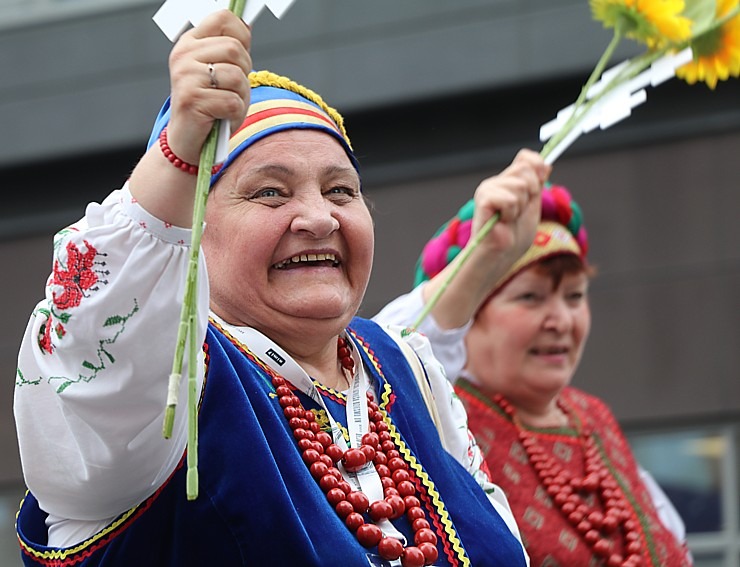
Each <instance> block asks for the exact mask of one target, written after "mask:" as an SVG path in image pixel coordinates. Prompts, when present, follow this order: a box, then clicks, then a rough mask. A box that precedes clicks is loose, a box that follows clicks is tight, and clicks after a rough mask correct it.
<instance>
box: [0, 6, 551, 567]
mask: <svg viewBox="0 0 740 567" xmlns="http://www.w3.org/2000/svg"><path fill="white" fill-rule="evenodd" d="M250 38H251V36H250V31H249V29H248V28H247V27H246V26H244V25H243V23H242V22H241V21H240V20H239V19H237V18H235V17H234V16H233V15H231V14H229V13H228V12H220V13H218V14H214V15H212V16H210V17H209V18H207V19H206V20H204V22H203V23H202V24H201V25H200V26H198V27H197V28H195V29H193V30H191V31H190V32H188V33H186V34H185V35H184V36H183V37H182V38H181V39H180V40H179V41H178V43H177V44H176V45H175V47H174V48H173V51H172V54H171V57H170V79H171V85H172V87H171V88H172V91H171V97H170V101H169V102H168V104H167V105H166V106H165V108H164V109H163V112H162V113H161V114H160V117H159V119H158V120H157V123H156V126H155V129H154V133H153V135H152V140H151V142H152V143H151V144H150V148H149V150H148V151H147V152H146V154H145V155H144V156H143V158H142V159H141V161H140V162H139V163H138V165H137V166H136V168H135V170H134V171H133V173H132V175H131V177H130V179H129V181H128V182H127V184H126V185H125V186H124V187H123V188H122V189H121V190H117V191H114V192H113V193H112V194H111V195H110V196H108V197H107V198H106V199H105V200H104V201H103V202H102V203H101V204H91V205H89V206H88V208H87V211H86V215H85V217H84V218H83V219H82V220H81V221H79V222H78V223H76V224H74V225H73V226H71V227H69V228H68V229H65V230H64V231H62V232H61V233H60V234H59V235H58V238H57V242H56V246H55V259H54V268H53V269H54V273H53V275H52V277H51V278H50V279H49V280H48V283H47V291H46V299H45V300H44V301H42V302H41V303H40V304H39V306H38V308H37V309H36V310H35V311H34V313H33V315H32V317H31V320H30V322H29V325H28V328H27V331H26V335H25V338H24V340H23V343H22V347H21V351H20V355H19V370H18V379H17V381H16V382H17V387H16V399H15V413H16V423H17V429H18V437H19V444H20V449H21V456H22V463H23V470H24V474H25V479H26V482H27V484H28V487H29V490H30V491H29V493H28V495H27V497H26V498H25V500H24V502H23V504H22V507H21V510H20V513H19V517H18V523H17V529H18V534H19V540H20V542H21V551H22V557H23V560H24V562H25V563H26V564H27V565H48V566H51V565H59V566H61V565H83V566H89V565H125V566H132V565H136V566H138V567H142V566H144V567H146V566H156V567H163V566H178V567H182V566H191V565H192V566H204V565H223V566H234V565H315V566H334V565H342V566H347V565H351V566H355V565H356V566H360V565H404V566H407V567H411V566H422V565H476V566H481V565H501V566H506V567H516V566H523V565H526V564H527V562H528V559H527V557H526V553H525V552H524V550H523V548H522V545H521V542H520V540H519V533H518V530H517V527H516V524H515V522H514V521H513V518H512V516H511V511H510V509H509V506H508V502H507V500H506V498H505V497H504V496H503V494H502V492H501V490H500V489H499V488H498V487H497V486H495V485H493V484H491V482H490V480H489V478H488V476H487V474H486V469H485V466H484V465H483V463H482V457H481V454H480V451H479V450H478V448H477V446H476V445H475V443H474V441H473V440H472V436H470V435H469V434H468V430H467V427H466V422H465V419H466V418H465V413H464V411H463V409H462V406H461V405H460V404H459V402H458V401H457V400H455V399H454V397H453V396H452V393H451V388H450V386H449V384H448V382H447V381H446V379H445V376H444V374H443V372H442V371H441V366H440V365H439V363H438V362H436V360H435V359H434V358H433V357H432V355H431V351H430V348H429V344H428V342H426V340H425V339H424V338H423V337H421V336H420V335H418V334H411V335H410V336H409V337H407V338H405V339H402V338H401V337H400V335H398V334H396V333H394V331H393V330H392V329H387V330H386V329H383V328H381V327H380V326H378V325H377V324H375V323H373V322H371V321H367V320H363V319H359V318H356V317H354V315H355V313H356V312H357V309H358V307H359V305H360V303H361V301H362V298H363V295H364V292H365V288H366V286H367V283H368V278H369V275H370V270H371V266H372V261H373V223H372V219H371V216H370V213H369V211H368V208H367V206H366V204H365V201H364V198H363V196H362V194H361V191H360V188H361V183H360V177H359V174H358V168H357V161H356V159H355V157H354V154H353V152H352V149H351V146H350V142H349V139H348V137H347V135H346V133H345V131H344V127H343V125H342V120H341V117H340V116H339V115H338V114H337V113H336V112H335V111H334V110H333V109H331V108H329V107H328V106H327V105H326V104H325V103H324V102H323V101H322V100H321V99H320V97H318V95H316V94H315V93H313V92H311V91H309V90H307V89H305V88H302V87H300V86H299V85H297V84H295V83H293V82H291V81H289V80H287V79H285V78H283V77H278V76H276V75H273V74H271V73H267V72H260V73H251V74H250V75H247V73H246V72H248V71H249V69H250V66H251V60H250V56H249V45H250V40H251V39H250ZM250 84H251V88H250ZM250 97H251V99H250ZM245 116H246V118H245ZM216 119H224V120H229V121H231V123H232V125H234V126H238V127H236V128H234V133H233V135H232V139H231V144H230V154H229V157H228V159H227V160H226V162H225V163H224V165H223V167H222V168H221V169H220V170H219V171H217V172H215V173H214V175H213V185H212V191H211V193H210V196H209V200H208V205H207V211H206V223H207V226H206V230H205V233H204V236H203V241H202V247H203V252H204V259H203V260H201V263H200V266H199V270H200V271H201V273H202V274H203V275H204V277H203V278H200V279H199V281H201V282H204V283H202V284H201V285H200V288H199V289H198V290H197V295H198V298H199V302H198V305H199V313H198V322H197V323H198V324H197V329H198V339H199V340H202V344H203V356H202V357H200V358H199V359H198V360H197V364H198V366H199V368H198V375H199V376H200V382H199V386H198V389H199V393H200V406H199V414H198V420H199V426H200V440H199V454H200V495H199V497H198V498H197V499H196V500H194V501H188V500H187V499H186V494H185V490H184V484H185V470H184V468H185V467H183V455H184V451H185V438H186V428H187V426H186V423H185V416H184V413H185V412H179V413H178V415H177V416H176V419H175V423H174V433H173V436H172V439H171V440H165V439H163V438H162V435H161V423H162V416H163V413H164V402H165V399H166V393H167V380H166V378H167V375H168V371H169V364H170V362H171V357H172V352H171V350H172V348H173V347H174V342H175V335H176V333H177V321H178V319H179V312H180V305H179V298H180V297H181V295H182V290H181V288H182V285H183V283H182V282H183V281H184V276H185V273H186V271H187V264H188V259H189V253H188V247H187V246H186V245H185V242H188V241H189V230H188V228H187V227H188V226H189V224H190V222H191V218H192V203H193V191H194V188H195V179H196V178H195V176H194V175H193V174H192V173H193V172H194V171H195V167H194V166H190V165H188V164H192V163H195V162H197V160H198V156H199V153H200V148H201V147H202V145H203V142H204V140H205V139H206V136H207V134H208V132H209V131H210V129H211V126H212V124H213V122H214V120H216ZM239 125H240V126H239ZM548 174H549V168H548V167H547V166H546V165H545V164H544V163H543V162H542V161H541V160H540V159H539V157H538V156H537V155H536V154H535V153H533V152H528V151H524V150H523V151H522V152H520V153H519V154H518V155H517V157H516V158H515V160H514V161H513V163H512V164H511V166H509V168H507V169H506V170H505V171H504V172H502V173H501V174H500V175H498V176H495V177H492V178H489V179H488V180H486V181H484V182H483V183H482V184H481V186H480V187H479V189H478V191H477V192H476V199H477V202H478V204H479V206H478V208H477V213H478V214H477V216H476V219H475V223H474V224H475V228H474V230H477V227H480V226H481V225H482V223H484V222H485V221H486V220H487V219H488V218H489V217H490V216H491V215H492V214H493V213H494V212H495V211H496V212H499V213H500V215H501V221H500V222H499V223H498V225H497V226H496V229H495V230H493V231H492V232H491V233H490V234H489V236H488V237H487V238H486V239H485V241H484V242H483V244H482V245H481V246H480V248H479V249H478V250H477V251H476V253H475V254H474V256H473V262H471V263H470V265H469V266H468V267H466V268H465V270H467V274H468V276H469V277H470V278H471V279H472V281H478V282H479V283H480V285H479V286H478V287H479V288H480V290H481V292H482V291H483V290H485V289H487V288H488V287H489V286H490V282H492V281H495V280H496V279H498V278H499V277H501V275H503V274H504V273H505V272H506V270H507V269H508V267H509V266H510V265H511V263H512V261H513V259H515V258H516V257H518V256H519V255H520V254H521V253H522V252H523V251H524V250H525V249H526V248H527V246H528V245H529V243H530V242H531V240H532V237H533V234H534V228H535V226H536V223H537V218H538V216H539V193H540V190H541V186H542V183H543V181H544V179H545V178H546V177H547V175H548ZM483 260H485V261H483ZM206 264H207V270H206ZM75 269H79V273H78V274H77V276H76V277H72V278H68V277H67V278H65V277H62V276H63V275H64V274H67V273H69V272H70V271H72V270H75ZM430 285H438V284H437V283H435V282H434V281H433V282H431V284H430ZM72 291H74V292H78V293H77V294H76V297H77V298H78V299H79V301H77V302H74V303H70V302H65V301H63V298H64V297H66V295H65V292H72ZM472 295H473V296H475V292H473V293H472ZM478 299H480V298H478ZM473 301H475V297H473ZM209 304H210V309H209ZM419 363H421V364H419ZM412 366H413V367H416V368H417V370H416V371H415V370H414V369H413V368H412ZM427 380H428V382H427ZM428 384H430V385H431V390H432V392H433V394H434V397H435V398H436V400H437V406H436V407H435V406H434V405H433V404H428V403H425V399H424V397H423V396H422V392H421V390H420V385H421V386H422V389H423V387H425V385H426V388H427V389H428V388H429V386H428ZM185 388H186V384H183V385H182V386H181V389H182V390H183V392H184V389H185ZM427 399H428V396H427ZM430 409H431V410H432V411H431V413H430ZM432 414H435V416H436V422H435V421H433V419H432V417H431V415H432ZM443 439H444V445H443ZM445 449H446V450H445Z"/></svg>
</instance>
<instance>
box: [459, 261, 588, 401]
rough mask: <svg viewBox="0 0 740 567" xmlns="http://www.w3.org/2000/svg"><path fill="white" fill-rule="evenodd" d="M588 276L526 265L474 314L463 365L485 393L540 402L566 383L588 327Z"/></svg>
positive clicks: (551, 395) (572, 370)
mask: <svg viewBox="0 0 740 567" xmlns="http://www.w3.org/2000/svg"><path fill="white" fill-rule="evenodd" d="M587 291H588V277H587V275H586V274H585V273H583V272H577V273H569V274H565V275H564V277H563V279H562V281H561V283H560V285H559V286H558V287H557V288H555V289H553V280H552V278H551V276H549V275H547V274H545V273H543V272H540V271H537V270H536V268H535V267H530V268H528V269H526V270H524V271H522V272H521V273H520V274H518V275H517V276H516V277H514V278H513V279H512V280H511V281H510V282H509V283H508V284H507V285H506V286H505V287H504V288H503V289H502V290H500V291H499V292H498V293H497V294H496V295H495V296H493V297H492V298H491V299H490V300H489V301H488V303H487V304H486V305H485V306H484V307H483V308H482V309H481V310H480V311H479V312H478V314H477V316H476V319H475V321H474V323H473V326H472V328H471V330H470V332H469V333H468V335H467V337H466V346H467V349H468V363H467V369H468V371H469V372H471V373H472V375H473V376H475V377H476V378H477V380H478V381H479V382H480V384H481V386H482V387H483V388H484V389H485V390H486V391H488V392H491V393H501V394H503V395H504V396H506V397H507V398H508V399H509V400H510V401H511V402H512V403H514V404H515V405H517V404H518V403H524V402H525V401H537V402H544V401H547V400H549V399H551V398H552V397H554V396H555V395H557V393H558V392H559V391H560V390H561V389H562V388H563V387H564V386H566V385H568V384H569V383H570V381H571V379H572V377H573V374H574V373H575V371H576V368H577V366H578V363H579V361H580V359H581V354H582V352H583V347H584V345H585V342H586V338H587V337H588V333H589V329H590V326H591V313H590V309H589V306H588V299H587Z"/></svg>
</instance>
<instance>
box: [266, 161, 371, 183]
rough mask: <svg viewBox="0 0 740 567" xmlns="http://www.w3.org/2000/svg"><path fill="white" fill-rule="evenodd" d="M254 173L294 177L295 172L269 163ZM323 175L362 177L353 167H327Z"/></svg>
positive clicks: (322, 172)
mask: <svg viewBox="0 0 740 567" xmlns="http://www.w3.org/2000/svg"><path fill="white" fill-rule="evenodd" d="M252 171H253V172H254V173H256V174H267V175H270V174H272V175H294V174H295V170H294V169H293V168H290V167H287V166H284V165H280V164H274V163H267V164H262V165H258V166H256V167H254V168H253V169H252ZM321 174H322V175H347V174H350V175H352V176H353V177H355V178H357V179H358V180H359V178H360V176H359V174H358V173H357V170H355V168H354V167H351V166H343V165H330V166H328V167H325V168H324V169H322V170H321Z"/></svg>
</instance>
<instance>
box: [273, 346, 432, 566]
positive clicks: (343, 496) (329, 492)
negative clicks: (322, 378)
mask: <svg viewBox="0 0 740 567" xmlns="http://www.w3.org/2000/svg"><path fill="white" fill-rule="evenodd" d="M337 356H338V358H339V361H340V364H341V366H342V369H343V371H344V372H345V375H347V376H348V377H349V379H348V381H350V382H351V377H352V376H353V374H354V365H355V361H354V359H353V358H352V354H351V351H350V349H349V345H348V344H347V342H346V340H345V339H344V338H342V337H340V338H339V340H338V343H337ZM272 385H273V386H274V387H275V393H276V394H277V396H278V402H279V404H280V406H281V407H282V408H283V414H284V415H285V417H286V418H287V419H288V424H289V425H290V428H291V430H292V431H293V436H294V437H295V439H296V441H297V442H298V448H299V449H300V450H301V451H302V457H303V461H304V462H305V463H306V465H307V466H308V467H309V471H310V472H311V475H312V476H313V477H314V478H315V479H316V481H317V482H318V484H319V486H320V487H321V489H322V490H323V491H324V493H325V494H326V498H327V500H328V501H329V503H330V504H331V506H332V507H333V508H334V510H336V512H337V514H338V515H339V516H340V517H341V518H342V519H343V520H344V523H345V525H346V526H347V528H348V529H349V530H350V531H351V532H352V533H354V534H355V536H356V537H357V540H358V541H359V542H360V544H361V545H362V546H364V547H366V548H368V549H369V548H373V547H376V546H377V549H378V555H380V557H382V558H383V559H385V560H386V561H394V560H397V559H400V560H401V565H403V567H422V566H424V565H433V564H434V562H435V561H436V560H437V557H438V555H439V552H438V551H437V534H435V533H434V531H433V530H432V529H431V527H430V524H429V522H428V521H427V520H426V517H425V513H424V510H423V509H422V507H421V502H420V501H419V498H418V497H417V496H416V486H415V484H414V482H413V477H412V475H413V472H412V471H410V470H409V467H408V465H407V464H406V462H405V461H404V460H403V458H401V455H400V453H399V452H398V450H397V449H396V447H395V444H394V443H393V440H392V439H391V436H390V433H389V431H388V424H387V423H385V421H384V420H383V413H382V412H381V411H380V409H379V407H378V405H377V404H376V403H375V402H374V401H373V399H372V396H371V395H370V394H369V393H368V394H367V398H368V418H369V431H368V432H367V433H365V434H364V435H363V436H362V443H361V445H360V447H355V448H349V449H347V450H346V451H345V450H343V449H342V448H340V447H339V446H338V445H337V444H335V443H334V440H333V439H332V436H331V435H330V434H329V433H327V432H325V431H322V430H321V426H320V425H319V423H318V422H317V421H316V417H315V415H314V413H313V412H312V411H311V410H306V409H305V408H304V407H303V405H302V404H301V401H300V399H299V398H298V396H296V395H295V394H294V392H293V390H292V389H291V387H290V386H288V384H287V382H286V380H285V379H284V378H282V377H280V376H274V377H273V378H272ZM340 462H341V464H342V467H343V468H344V469H345V470H347V471H349V472H357V471H359V470H360V469H362V468H363V467H365V466H366V465H368V464H369V463H372V465H373V466H374V467H375V470H376V471H377V473H378V476H379V477H380V482H381V484H382V486H383V496H384V498H383V499H382V500H376V501H375V502H370V500H369V498H368V496H367V495H366V494H365V493H364V492H362V491H360V490H355V489H353V488H352V486H351V485H350V483H349V482H347V481H346V480H345V479H344V477H343V476H342V472H341V471H340V469H339V468H338V466H337V464H338V463H340ZM404 514H405V515H406V518H407V519H408V521H409V522H410V523H411V529H412V530H413V533H414V545H408V546H405V547H404V545H403V543H402V542H401V541H400V540H398V539H396V538H395V537H392V536H387V535H385V534H384V533H383V530H382V529H381V528H380V527H379V526H378V525H376V523H378V522H382V521H383V520H395V519H397V518H400V517H401V516H403V515H404ZM368 520H370V522H368ZM372 522H376V523H372Z"/></svg>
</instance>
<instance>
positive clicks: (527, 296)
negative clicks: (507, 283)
mask: <svg viewBox="0 0 740 567" xmlns="http://www.w3.org/2000/svg"><path fill="white" fill-rule="evenodd" d="M539 297H540V296H539V295H538V294H536V293H534V292H533V291H529V292H526V293H522V294H520V295H519V299H520V300H521V301H526V302H532V301H537V300H538V299H539Z"/></svg>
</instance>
